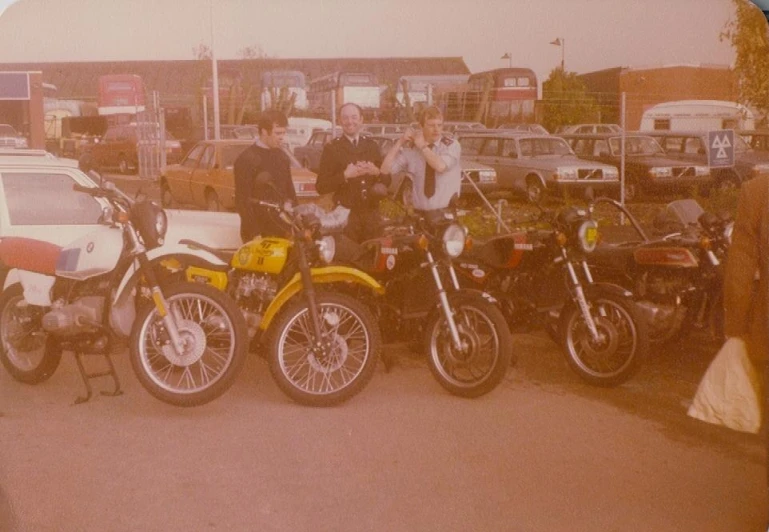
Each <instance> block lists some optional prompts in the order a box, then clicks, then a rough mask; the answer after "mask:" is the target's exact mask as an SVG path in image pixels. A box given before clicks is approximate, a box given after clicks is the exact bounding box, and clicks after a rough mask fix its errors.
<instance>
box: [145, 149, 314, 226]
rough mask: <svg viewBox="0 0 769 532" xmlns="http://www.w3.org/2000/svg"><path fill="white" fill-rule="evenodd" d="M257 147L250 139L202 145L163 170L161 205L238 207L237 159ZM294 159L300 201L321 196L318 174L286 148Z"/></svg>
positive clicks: (295, 186)
mask: <svg viewBox="0 0 769 532" xmlns="http://www.w3.org/2000/svg"><path fill="white" fill-rule="evenodd" d="M252 144H253V142H252V141H249V140H219V141H215V140H206V141H203V142H198V143H197V144H196V145H195V146H194V147H193V148H192V149H191V150H190V152H189V153H188V154H187V155H186V156H185V158H184V160H182V162H181V163H180V164H174V165H170V166H166V167H164V168H163V172H162V175H161V177H160V191H161V192H160V193H161V202H162V203H163V206H164V207H169V206H171V205H172V204H174V203H182V204H191V205H195V206H197V207H202V208H205V209H206V210H209V211H219V210H232V209H234V208H235V177H234V174H233V165H234V164H235V159H237V157H238V155H240V154H241V153H242V152H243V151H244V150H245V149H246V148H248V147H249V146H251V145H252ZM284 151H285V152H286V155H288V157H289V159H290V160H291V177H292V178H293V181H294V190H296V196H297V198H298V199H299V200H300V201H311V200H315V199H316V198H317V197H318V193H317V191H316V190H315V180H316V178H317V175H316V174H315V173H313V172H310V171H309V170H307V169H306V168H302V166H301V165H300V164H299V161H297V160H296V158H294V156H292V155H291V153H290V152H289V151H288V149H287V148H285V147H284Z"/></svg>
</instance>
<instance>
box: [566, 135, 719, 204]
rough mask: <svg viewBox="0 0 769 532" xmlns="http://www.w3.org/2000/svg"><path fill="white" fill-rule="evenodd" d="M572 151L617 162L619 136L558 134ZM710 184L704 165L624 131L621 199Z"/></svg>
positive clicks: (588, 157)
mask: <svg viewBox="0 0 769 532" xmlns="http://www.w3.org/2000/svg"><path fill="white" fill-rule="evenodd" d="M561 137H562V138H564V139H566V140H567V141H568V142H569V144H570V145H571V147H572V149H573V150H574V153H576V154H577V155H579V156H580V157H582V158H585V159H590V160H591V161H597V162H602V163H606V164H612V165H615V166H617V167H618V168H619V167H620V165H621V151H620V149H621V137H620V136H618V135H617V134H616V133H611V134H607V133H593V134H582V135H578V134H569V135H561ZM711 184H712V177H711V175H710V169H709V168H708V167H707V165H702V164H695V163H686V162H684V161H681V160H680V159H674V158H672V157H669V156H667V155H666V154H665V151H664V150H663V149H662V146H660V145H659V143H658V142H657V141H656V140H655V139H654V138H653V137H650V136H648V135H639V134H627V135H625V199H626V200H633V199H637V198H638V197H639V196H640V195H641V194H642V193H671V192H681V191H686V190H688V189H689V188H691V187H693V186H694V187H704V188H709V187H710V185H711Z"/></svg>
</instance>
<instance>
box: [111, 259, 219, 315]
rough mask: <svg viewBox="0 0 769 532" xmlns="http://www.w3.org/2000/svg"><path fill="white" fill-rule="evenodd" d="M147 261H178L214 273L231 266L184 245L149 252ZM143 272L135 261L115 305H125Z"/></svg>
mask: <svg viewBox="0 0 769 532" xmlns="http://www.w3.org/2000/svg"><path fill="white" fill-rule="evenodd" d="M147 259H149V261H150V264H151V265H153V266H154V265H159V264H160V263H161V262H163V261H171V260H176V261H178V262H179V264H180V265H181V266H184V267H186V266H198V267H202V268H206V269H208V270H214V271H227V270H228V269H229V265H228V264H227V263H225V262H223V261H222V260H221V259H220V258H219V257H217V256H216V255H214V254H213V253H211V252H209V251H205V250H203V249H193V248H190V247H188V246H185V245H182V244H169V245H165V246H162V247H159V248H155V249H152V250H150V251H148V252H147ZM140 278H141V272H140V271H139V261H138V260H134V261H133V262H132V263H131V264H130V265H129V266H128V268H127V269H126V271H125V273H124V274H123V278H122V279H121V280H120V284H119V285H118V288H117V291H116V292H115V305H116V306H120V305H121V304H122V303H125V300H126V299H127V298H128V295H129V294H130V293H131V291H132V290H133V289H134V288H135V287H136V284H137V283H138V281H139V279H140Z"/></svg>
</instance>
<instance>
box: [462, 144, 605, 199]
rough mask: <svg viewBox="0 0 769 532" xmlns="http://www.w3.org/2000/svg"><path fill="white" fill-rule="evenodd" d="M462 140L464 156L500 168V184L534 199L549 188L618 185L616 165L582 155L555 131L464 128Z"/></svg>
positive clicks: (572, 189) (570, 189) (557, 190)
mask: <svg viewBox="0 0 769 532" xmlns="http://www.w3.org/2000/svg"><path fill="white" fill-rule="evenodd" d="M459 142H460V143H461V144H462V154H463V155H464V156H466V157H468V158H470V159H471V160H473V161H476V162H479V163H483V164H487V165H489V166H491V167H493V168H494V169H495V170H496V171H497V179H498V181H499V185H500V187H501V188H503V189H508V190H514V191H522V192H524V193H525V194H526V196H527V198H528V199H529V201H531V202H534V203H536V202H539V201H540V200H541V199H542V197H543V196H544V195H545V194H546V193H547V192H550V193H563V192H566V191H568V192H575V191H578V190H581V189H584V188H587V187H592V188H593V189H594V190H596V191H606V192H613V191H616V190H618V189H619V173H618V172H617V168H616V167H615V166H614V165H611V164H603V163H600V162H592V161H587V160H584V159H580V158H579V157H577V156H576V155H575V154H574V152H572V150H571V148H569V145H568V144H567V143H566V141H564V140H563V139H561V138H558V137H555V136H552V135H532V134H520V132H519V133H512V132H504V131H499V130H492V131H491V132H489V133H469V132H464V133H462V134H461V135H460V136H459Z"/></svg>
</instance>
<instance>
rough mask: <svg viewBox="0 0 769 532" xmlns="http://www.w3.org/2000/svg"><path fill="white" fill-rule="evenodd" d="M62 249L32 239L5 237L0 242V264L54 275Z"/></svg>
mask: <svg viewBox="0 0 769 532" xmlns="http://www.w3.org/2000/svg"><path fill="white" fill-rule="evenodd" d="M61 250H62V248H61V247H60V246H57V245H56V244H51V243H50V242H43V241H41V240H35V239H33V238H23V237H6V238H3V239H2V240H0V264H2V265H3V266H4V267H6V268H17V269H19V270H26V271H29V272H35V273H42V274H44V275H55V274H56V263H57V262H58V261H59V256H60V255H61Z"/></svg>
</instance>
